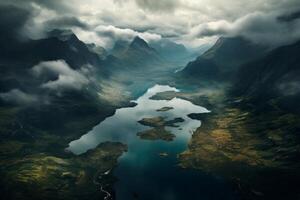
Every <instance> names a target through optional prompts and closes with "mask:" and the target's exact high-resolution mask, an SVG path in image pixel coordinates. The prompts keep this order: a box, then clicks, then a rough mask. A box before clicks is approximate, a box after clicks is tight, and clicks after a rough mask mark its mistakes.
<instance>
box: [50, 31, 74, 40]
mask: <svg viewBox="0 0 300 200" xmlns="http://www.w3.org/2000/svg"><path fill="white" fill-rule="evenodd" d="M47 35H48V37H55V38H57V39H59V40H61V41H67V40H70V39H75V40H78V38H77V36H76V35H75V34H74V33H73V31H72V30H70V29H65V30H62V29H54V30H52V31H49V32H48V34H47Z"/></svg>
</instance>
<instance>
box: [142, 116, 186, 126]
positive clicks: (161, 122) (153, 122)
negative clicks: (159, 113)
mask: <svg viewBox="0 0 300 200" xmlns="http://www.w3.org/2000/svg"><path fill="white" fill-rule="evenodd" d="M138 122H139V123H140V124H142V125H144V126H150V127H164V126H170V127H179V126H178V125H177V123H181V122H184V119H182V118H180V117H177V118H174V119H172V120H167V121H166V120H165V118H163V117H151V118H143V119H142V120H140V121H138Z"/></svg>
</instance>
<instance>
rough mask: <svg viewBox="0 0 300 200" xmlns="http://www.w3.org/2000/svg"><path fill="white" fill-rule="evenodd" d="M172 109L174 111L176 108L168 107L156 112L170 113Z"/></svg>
mask: <svg viewBox="0 0 300 200" xmlns="http://www.w3.org/2000/svg"><path fill="white" fill-rule="evenodd" d="M172 109H174V108H173V107H168V106H166V107H162V108H160V109H157V110H156V111H157V112H166V111H169V110H172Z"/></svg>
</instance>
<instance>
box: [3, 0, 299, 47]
mask: <svg viewBox="0 0 300 200" xmlns="http://www.w3.org/2000/svg"><path fill="white" fill-rule="evenodd" d="M7 2H8V3H6V4H10V5H12V6H15V7H18V8H21V9H25V10H26V11H27V12H29V14H30V20H27V23H26V26H25V27H26V28H25V32H26V33H27V35H28V36H30V37H31V38H38V37H42V36H43V34H42V33H43V31H45V29H49V28H52V27H53V28H54V27H55V28H56V27H59V28H71V29H72V30H73V31H74V32H75V33H76V34H77V35H78V37H79V38H80V39H82V40H84V41H85V42H95V43H97V44H98V45H102V46H110V45H111V44H112V43H113V40H114V39H118V38H127V39H128V38H131V37H132V35H136V34H137V33H138V34H144V37H143V36H141V35H140V37H143V38H144V39H146V40H147V39H148V38H149V39H151V37H152V36H153V35H158V36H162V37H169V38H172V40H174V41H175V42H180V43H184V44H187V45H189V46H190V47H196V46H199V45H201V44H203V43H210V42H212V41H214V40H215V39H216V37H217V36H220V35H246V36H248V37H249V38H251V39H253V40H256V39H257V41H258V42H261V41H264V40H265V38H266V39H267V43H272V42H273V41H274V42H275V43H276V42H277V40H278V38H280V37H281V38H284V37H286V35H285V34H286V32H288V33H289V34H288V35H287V37H286V38H285V39H284V40H285V41H283V39H280V43H285V42H287V41H288V38H291V41H294V40H295V38H297V37H296V35H297V34H298V33H297V32H298V30H297V29H298V28H299V27H298V24H297V23H296V22H295V21H297V18H298V17H297V16H299V12H298V11H299V10H300V2H299V0H284V1H283V0H256V1H248V0H227V1H224V0H201V1H196V0H113V1H112V0H101V1H99V0H85V1H81V0H68V1H61V0H51V1H49V0H10V1H7ZM0 4H1V3H0ZM297 12H298V14H297ZM1 13H9V14H12V13H14V12H9V10H8V11H7V12H1ZM259 13H260V14H263V15H264V16H259V15H260V14H259ZM293 13H294V14H293ZM280 16H281V17H280ZM0 18H1V16H0ZM295 18H296V19H295ZM19 19H20V20H23V19H26V17H24V18H22V17H19ZM254 19H255V20H254ZM0 20H1V19H0ZM280 21H281V22H280ZM262 22H265V23H264V24H262ZM238 26H240V27H238ZM258 26H260V27H258ZM264 27H266V28H264ZM267 27H268V28H269V27H270V28H271V29H270V30H272V31H270V32H274V33H275V31H278V30H280V29H285V30H286V31H282V30H280V31H279V32H276V34H275V35H276V36H275V37H269V36H270V35H269V33H267V32H266V31H265V30H264V29H267ZM277 27H278V28H277ZM1 29H2V28H1ZM97 29H98V30H97ZM119 29H121V30H119ZM260 30H262V31H261V32H260ZM47 31H48V30H47ZM239 31H240V32H239ZM264 34H266V35H265V37H263V35H264ZM278 44H279V43H278Z"/></svg>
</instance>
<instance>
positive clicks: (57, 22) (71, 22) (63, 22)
mask: <svg viewBox="0 0 300 200" xmlns="http://www.w3.org/2000/svg"><path fill="white" fill-rule="evenodd" d="M45 25H46V26H47V27H49V28H52V29H53V28H71V27H79V28H82V29H89V25H88V24H86V23H84V22H83V21H81V20H80V19H77V18H76V17H73V16H62V17H57V18H54V19H51V20H48V21H46V22H45Z"/></svg>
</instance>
